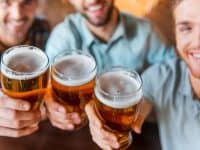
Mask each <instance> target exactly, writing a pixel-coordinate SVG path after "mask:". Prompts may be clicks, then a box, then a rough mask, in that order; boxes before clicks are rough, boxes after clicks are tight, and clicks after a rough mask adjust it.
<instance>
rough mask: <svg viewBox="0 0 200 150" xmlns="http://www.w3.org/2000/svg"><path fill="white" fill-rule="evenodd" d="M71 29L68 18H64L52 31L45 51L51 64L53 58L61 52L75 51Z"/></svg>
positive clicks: (74, 40)
mask: <svg viewBox="0 0 200 150" xmlns="http://www.w3.org/2000/svg"><path fill="white" fill-rule="evenodd" d="M71 28H72V27H71V25H70V24H69V18H66V19H65V21H64V22H62V23H60V24H59V25H57V26H56V27H55V28H54V29H53V31H52V33H51V35H50V37H49V39H48V41H47V45H46V49H45V51H46V53H47V55H48V57H49V59H50V62H51V63H52V62H53V59H54V57H55V56H56V55H58V54H59V53H61V52H62V51H66V50H74V49H76V47H77V46H76V44H77V43H76V37H75V35H74V33H73V32H72V30H71Z"/></svg>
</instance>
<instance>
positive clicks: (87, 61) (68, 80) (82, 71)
mask: <svg viewBox="0 0 200 150" xmlns="http://www.w3.org/2000/svg"><path fill="white" fill-rule="evenodd" d="M95 67H96V63H95V61H94V60H93V59H92V58H90V57H88V56H85V55H79V54H73V55H70V56H65V57H63V58H61V59H60V60H58V61H57V62H56V63H55V64H54V68H56V71H57V72H59V74H60V75H62V76H63V79H62V78H60V77H58V76H57V75H55V74H54V73H53V75H52V76H53V79H54V80H56V81H57V82H58V83H60V84H62V85H64V86H80V85H83V84H85V83H88V82H89V81H91V80H92V79H94V77H95V76H96V68H95ZM94 68H95V70H93V69H94Z"/></svg>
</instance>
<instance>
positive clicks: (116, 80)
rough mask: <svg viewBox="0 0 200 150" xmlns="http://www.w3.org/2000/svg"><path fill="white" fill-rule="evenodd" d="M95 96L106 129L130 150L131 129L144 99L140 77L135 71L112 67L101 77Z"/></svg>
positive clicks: (97, 83)
mask: <svg viewBox="0 0 200 150" xmlns="http://www.w3.org/2000/svg"><path fill="white" fill-rule="evenodd" d="M94 94H95V105H96V109H97V112H98V114H99V116H100V118H101V120H102V121H103V122H104V127H105V128H106V129H108V130H110V131H111V132H114V133H116V135H117V136H119V139H120V140H119V141H120V144H121V147H120V149H126V148H128V146H129V145H130V144H131V142H132V135H131V130H132V128H131V126H132V124H133V123H134V121H135V120H136V119H137V116H138V113H139V107H140V106H139V105H140V102H141V100H142V80H141V78H140V76H139V75H138V73H137V72H135V71H129V70H126V69H124V68H121V67H112V68H110V70H106V71H104V72H102V73H101V74H100V75H98V77H97V78H96V85H95V89H94Z"/></svg>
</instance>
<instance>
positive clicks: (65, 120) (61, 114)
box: [45, 92, 81, 130]
mask: <svg viewBox="0 0 200 150" xmlns="http://www.w3.org/2000/svg"><path fill="white" fill-rule="evenodd" d="M45 104H46V108H47V116H48V118H49V120H50V122H51V124H52V125H53V126H54V127H57V128H59V129H62V130H74V128H75V126H76V125H79V124H81V117H80V115H79V114H78V113H76V112H72V113H69V112H68V110H67V108H65V107H64V106H63V105H62V104H60V103H58V102H56V101H55V100H54V99H53V98H52V96H51V94H50V92H49V93H47V95H46V96H45Z"/></svg>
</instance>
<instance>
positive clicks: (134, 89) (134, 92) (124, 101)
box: [95, 71, 142, 109]
mask: <svg viewBox="0 0 200 150" xmlns="http://www.w3.org/2000/svg"><path fill="white" fill-rule="evenodd" d="M101 80H103V81H101ZM99 81H100V82H101V83H103V84H101V85H100V88H101V89H102V90H103V91H104V92H106V93H107V94H108V95H106V94H104V93H102V92H101V91H99V89H97V87H95V95H96V97H97V99H98V100H99V101H101V102H102V103H103V104H105V105H107V106H109V107H112V108H117V109H123V108H128V107H130V106H133V105H136V104H137V103H138V102H139V101H140V100H141V99H142V90H141V88H140V83H139V81H137V80H136V79H134V78H132V77H131V76H129V75H128V74H127V72H125V71H119V72H117V73H116V72H109V73H106V74H104V75H103V76H102V77H100V78H99ZM98 88H99V87H98ZM139 88H140V89H139ZM117 94H118V95H119V97H117V96H115V97H114V96H113V97H112V96H109V95H117ZM122 95H123V96H122ZM120 96H121V97H120Z"/></svg>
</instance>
